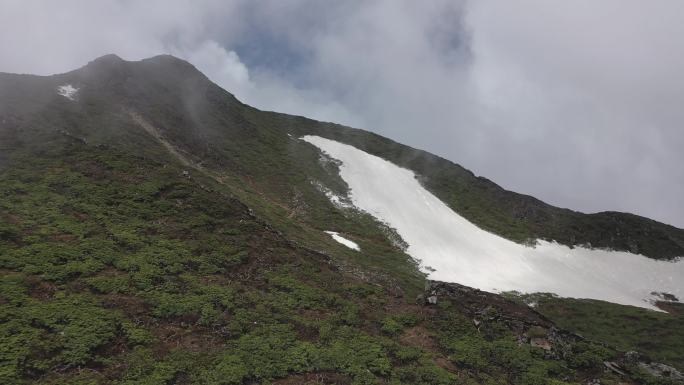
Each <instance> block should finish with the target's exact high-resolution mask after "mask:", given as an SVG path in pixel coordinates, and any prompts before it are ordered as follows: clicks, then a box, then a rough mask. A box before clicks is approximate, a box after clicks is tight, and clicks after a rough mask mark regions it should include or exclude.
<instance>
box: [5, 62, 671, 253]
mask: <svg viewBox="0 0 684 385" xmlns="http://www.w3.org/2000/svg"><path fill="white" fill-rule="evenodd" d="M0 83H1V87H0V89H2V90H4V91H2V90H0V92H1V93H2V94H0V97H1V98H2V101H3V104H2V106H0V108H1V109H2V110H0V111H3V110H4V111H6V112H7V113H6V114H3V116H6V115H9V117H11V118H12V117H13V119H12V120H9V121H7V122H5V123H4V125H5V126H6V129H7V125H8V124H9V125H10V128H11V126H17V125H21V122H17V121H16V119H19V118H20V117H23V118H25V119H26V118H27V117H29V116H30V119H33V120H32V121H31V122H30V125H31V126H32V127H35V126H36V125H37V124H41V125H46V126H48V127H49V128H50V129H59V128H60V127H65V126H67V125H69V122H70V121H71V122H73V121H75V120H77V119H78V120H81V119H82V120H83V121H82V122H79V123H80V124H79V125H78V126H84V124H83V123H86V124H87V128H86V129H83V130H77V129H76V128H75V127H70V129H72V130H76V131H74V132H71V133H72V134H73V135H75V136H78V137H81V138H84V139H86V140H88V141H89V142H90V143H114V142H121V143H122V144H125V145H127V146H131V147H132V146H137V147H138V148H139V150H141V151H142V150H144V147H145V144H146V142H145V141H146V140H149V138H146V137H144V136H142V135H141V133H140V132H139V131H140V130H137V129H136V127H135V124H134V122H132V119H131V118H130V116H127V115H128V114H127V113H126V110H127V109H128V110H129V112H130V111H132V112H134V113H136V114H138V115H139V116H142V117H143V118H144V119H146V120H147V121H148V122H149V123H150V124H151V125H152V126H154V127H158V128H159V129H160V131H161V132H162V134H163V136H164V137H165V138H166V139H167V140H168V141H169V142H170V143H172V144H174V145H175V146H176V147H177V148H178V149H180V150H181V151H182V152H184V153H187V154H192V156H194V157H195V158H196V159H195V160H197V161H198V162H200V161H201V162H202V164H204V165H206V166H207V167H211V168H213V169H215V170H218V171H224V170H226V169H230V170H231V171H233V172H234V173H236V174H239V175H241V176H244V177H246V178H249V179H250V180H251V181H253V183H255V184H257V185H258V186H259V187H261V188H262V189H263V190H264V192H265V193H267V194H269V195H270V196H271V197H272V198H274V199H277V200H279V201H280V203H282V204H284V205H287V206H292V200H293V199H294V198H295V195H296V194H297V193H295V192H294V191H293V186H296V187H298V188H299V189H300V190H301V191H302V192H303V191H305V190H309V189H310V186H304V185H305V184H306V181H304V180H302V179H306V176H305V175H304V174H301V175H296V174H297V173H298V172H299V171H302V170H303V171H306V172H307V173H310V172H313V170H312V167H311V165H310V164H311V162H312V160H313V159H316V158H317V157H318V155H317V154H316V153H315V152H314V151H312V150H311V149H309V148H307V146H304V145H302V144H300V143H298V142H297V141H293V140H290V138H289V137H288V136H287V134H291V135H292V136H293V137H300V136H303V135H306V134H312V135H318V136H322V137H326V138H329V139H333V140H336V141H339V142H342V143H346V144H350V145H353V146H354V147H356V148H358V149H360V150H363V151H365V152H367V153H370V154H373V155H377V156H380V157H382V158H384V159H387V160H389V161H391V162H392V163H394V164H397V165H399V166H401V167H405V168H407V169H410V170H412V171H414V172H415V173H416V174H417V175H418V176H419V177H420V181H421V183H422V184H423V185H424V186H425V187H426V188H427V189H428V190H429V191H430V192H432V193H433V194H434V195H435V196H437V197H438V198H439V199H440V200H442V201H443V202H445V203H446V204H447V205H449V207H451V208H452V209H453V210H454V211H456V212H457V213H459V214H460V215H462V216H463V217H464V218H466V219H467V220H469V221H470V222H472V223H474V224H476V225H477V226H478V227H480V228H483V229H485V230H487V231H490V232H493V233H495V234H497V235H500V236H503V237H505V238H508V239H511V240H513V241H516V242H525V241H528V240H530V239H545V240H549V241H556V242H559V243H561V244H565V245H568V246H575V245H591V246H593V247H598V248H611V249H615V250H621V251H629V252H632V253H638V254H642V255H646V256H648V257H651V258H656V259H672V258H675V257H679V256H683V255H684V230H681V229H677V228H675V227H672V226H669V225H665V224H661V223H658V222H655V221H652V220H649V219H646V218H642V217H638V216H635V215H631V214H624V213H614V212H605V213H597V214H582V213H578V212H574V211H571V210H567V209H559V208H555V207H552V206H550V205H547V204H544V203H543V202H541V201H539V200H536V199H534V198H532V197H529V196H524V195H520V194H516V193H513V192H509V191H506V190H504V189H502V188H500V187H498V186H497V185H495V184H494V183H492V182H490V181H488V180H487V179H485V178H482V177H476V176H474V175H473V174H472V173H471V172H469V171H468V170H465V169H463V168H462V167H460V166H458V165H456V164H453V163H451V162H449V161H447V160H445V159H441V158H439V157H436V156H434V155H431V154H429V153H426V152H423V151H419V150H415V149H412V148H410V147H407V146H403V145H400V144H398V143H395V142H393V141H391V140H389V139H386V138H383V137H381V136H378V135H375V134H372V133H369V132H366V131H362V130H355V129H350V128H346V127H343V126H339V125H335V124H329V123H321V122H316V121H313V120H309V119H306V118H302V117H294V116H288V115H284V114H277V113H268V112H262V111H258V110H256V109H253V108H251V107H249V106H246V105H244V104H242V103H240V102H239V101H238V100H236V99H235V98H234V97H233V96H232V95H230V94H229V93H227V92H226V91H224V90H222V89H220V88H219V87H217V86H216V85H214V84H213V83H211V82H210V81H209V80H208V79H207V78H206V77H204V75H202V74H201V73H199V72H198V71H197V70H196V69H194V67H192V66H191V65H190V64H188V63H186V62H183V61H180V60H178V59H175V58H173V57H170V56H160V57H155V58H152V59H147V60H143V61H141V62H125V61H122V60H121V59H119V58H117V57H115V56H106V57H103V58H100V59H98V60H95V61H94V62H92V63H90V64H89V65H88V66H86V67H84V68H82V69H80V70H77V71H74V72H71V73H68V74H64V75H58V76H54V77H48V78H41V77H32V76H19V75H3V76H1V77H0ZM61 85H72V86H73V87H75V88H77V89H79V91H77V92H76V94H75V95H76V96H75V97H76V98H79V100H80V102H74V101H72V100H69V99H67V98H65V97H63V96H59V95H58V94H57V93H56V89H57V87H59V86H61ZM15 101H16V102H15ZM10 111H11V113H10ZM64 111H69V112H70V113H73V115H71V116H69V117H67V116H65V115H64ZM36 112H40V114H36ZM12 115H14V116H12ZM38 116H40V118H42V119H43V120H42V121H40V122H37V121H35V120H36V119H38ZM65 118H66V119H69V120H67V121H64V119H65ZM5 119H7V117H6V118H5ZM46 128H47V127H46ZM64 129H66V128H64ZM263 154H268V156H263ZM309 175H311V174H309ZM313 177H314V178H318V177H320V175H315V174H313ZM328 179H330V178H328ZM325 182H327V183H326V184H325V185H326V186H327V187H328V188H330V189H332V191H335V192H337V193H343V192H344V184H343V183H342V182H341V181H339V179H336V181H332V180H326V181H325ZM328 184H330V185H328Z"/></svg>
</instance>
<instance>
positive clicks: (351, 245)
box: [326, 231, 361, 251]
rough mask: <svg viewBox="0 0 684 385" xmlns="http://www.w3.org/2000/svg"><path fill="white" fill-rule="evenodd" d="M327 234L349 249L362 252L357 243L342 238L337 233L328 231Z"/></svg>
mask: <svg viewBox="0 0 684 385" xmlns="http://www.w3.org/2000/svg"><path fill="white" fill-rule="evenodd" d="M326 233H328V234H330V236H331V237H332V239H334V240H336V241H337V242H339V243H341V244H343V245H345V246H347V247H348V248H350V249H352V250H356V251H361V248H360V247H359V245H358V244H357V243H356V242H354V241H350V240H349V239H347V238H345V237H343V236H341V235H340V234H339V233H337V232H335V231H326Z"/></svg>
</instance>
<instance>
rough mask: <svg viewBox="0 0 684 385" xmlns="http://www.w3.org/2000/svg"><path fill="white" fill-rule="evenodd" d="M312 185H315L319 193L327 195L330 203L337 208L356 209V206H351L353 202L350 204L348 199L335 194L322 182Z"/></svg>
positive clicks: (312, 182)
mask: <svg viewBox="0 0 684 385" xmlns="http://www.w3.org/2000/svg"><path fill="white" fill-rule="evenodd" d="M311 184H313V185H314V187H316V189H317V190H318V191H320V192H322V193H323V194H325V196H326V197H327V198H328V199H329V200H330V202H331V203H332V204H333V205H335V206H336V207H338V208H343V209H348V208H352V207H354V205H353V204H351V202H349V200H348V199H347V198H344V197H341V196H339V195H337V194H335V193H334V192H333V191H332V190H331V189H329V188H327V187H325V186H324V185H323V184H322V183H321V182H318V181H311Z"/></svg>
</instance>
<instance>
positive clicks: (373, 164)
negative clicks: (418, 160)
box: [303, 136, 684, 309]
mask: <svg viewBox="0 0 684 385" xmlns="http://www.w3.org/2000/svg"><path fill="white" fill-rule="evenodd" d="M303 140H305V141H307V142H309V143H312V144H313V145H315V146H317V147H318V148H320V149H321V150H322V151H324V152H325V153H326V154H327V155H329V156H330V157H332V158H333V159H336V160H338V161H341V162H342V164H341V165H340V174H341V176H342V178H343V179H344V180H345V181H346V182H347V184H348V185H349V187H350V196H351V200H352V202H353V203H354V205H356V206H357V207H359V208H361V209H363V210H364V211H366V212H369V213H371V214H372V215H374V216H376V217H378V218H379V219H380V220H382V221H383V222H385V223H387V224H388V225H390V226H392V227H394V228H396V229H397V232H398V233H399V235H400V236H401V237H402V238H403V239H404V240H405V241H406V242H407V243H408V245H409V246H408V250H407V251H408V253H409V254H410V255H412V256H413V257H414V258H417V259H418V260H420V261H421V265H422V267H423V269H424V270H427V272H428V273H429V278H431V279H436V280H443V281H451V282H458V283H461V284H464V285H467V286H472V287H475V288H479V289H484V290H490V291H513V290H518V291H522V292H526V293H535V292H550V293H556V294H558V295H561V296H564V297H575V298H594V299H602V300H605V301H610V302H615V303H621V304H624V305H632V306H641V307H647V308H651V309H657V308H656V307H655V306H654V305H652V304H651V302H647V301H648V300H651V301H652V302H654V301H655V300H656V299H657V298H658V297H657V296H654V295H653V294H652V293H661V292H665V293H670V294H671V295H674V296H675V297H677V298H681V297H682V294H684V261H679V262H668V261H658V260H653V259H649V258H646V257H643V256H640V255H636V254H630V253H626V252H615V251H606V250H596V249H587V248H583V247H577V248H574V249H571V248H569V247H567V246H563V245H559V244H557V243H549V242H546V241H541V242H539V243H538V244H537V245H534V246H525V245H520V244H516V243H514V242H512V241H509V240H507V239H504V238H501V237H499V236H496V235H494V234H492V233H489V232H486V231H484V230H482V229H479V228H478V227H476V226H475V225H474V224H472V223H470V222H468V221H467V220H465V219H464V218H463V217H461V216H459V215H458V214H456V213H455V212H454V211H452V210H451V209H450V208H449V207H447V206H446V205H445V204H444V203H442V202H441V201H440V200H439V199H437V198H436V197H435V196H434V195H432V194H431V193H430V192H428V191H426V190H425V189H424V188H423V187H422V186H421V185H420V184H419V183H418V181H417V180H416V177H415V174H413V173H412V172H411V171H409V170H406V169H402V168H400V167H398V166H395V165H394V164H392V163H390V162H388V161H386V160H384V159H382V158H379V157H376V156H373V155H370V154H367V153H365V152H363V151H361V150H358V149H356V148H354V147H352V146H349V145H345V144H341V143H339V142H335V141H332V140H329V139H324V138H321V137H318V136H306V137H304V138H303Z"/></svg>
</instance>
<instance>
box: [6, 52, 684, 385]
mask: <svg viewBox="0 0 684 385" xmlns="http://www.w3.org/2000/svg"><path fill="white" fill-rule="evenodd" d="M300 123H301V124H300ZM316 127H317V128H316ZM338 128H339V127H337V126H334V125H330V124H325V123H317V122H314V121H309V120H304V119H303V118H297V117H291V116H286V115H279V114H274V113H265V112H261V111H258V110H255V109H253V108H251V107H248V106H245V105H243V104H241V103H240V102H239V101H237V100H236V99H235V98H233V97H232V96H231V95H230V94H228V93H227V92H225V91H224V90H222V89H220V88H219V87H217V86H216V85H214V84H212V83H211V82H210V81H208V79H206V77H204V76H203V75H202V74H200V73H199V72H198V71H196V70H195V69H194V68H193V67H192V66H191V65H189V64H188V63H185V62H182V61H180V60H178V59H175V58H172V57H169V56H162V57H156V58H152V59H148V60H144V61H141V62H125V61H123V60H121V59H119V58H117V57H115V56H108V57H103V58H100V59H98V60H95V61H94V62H92V63H90V64H89V65H87V66H86V67H84V68H82V69H79V70H77V71H73V72H70V73H67V74H62V75H55V76H51V77H37V76H30V75H9V74H3V75H0V148H1V149H2V150H3V151H2V152H0V383H3V384H5V383H6V384H14V383H18V384H25V383H48V384H93V383H102V384H109V383H117V384H189V383H193V384H195V383H199V384H240V383H243V384H250V383H251V384H253V383H280V384H295V383H330V384H332V383H337V384H350V383H353V384H372V383H393V384H452V383H462V384H474V383H490V384H491V383H513V384H542V383H549V381H551V383H554V384H564V383H585V382H589V381H595V380H597V379H601V380H602V381H603V383H618V382H627V383H638V382H644V381H652V382H653V383H657V382H658V381H659V382H660V383H672V381H674V380H673V378H672V377H674V376H675V375H676V374H675V372H669V373H670V374H668V375H667V376H669V377H671V378H665V379H663V378H660V379H658V378H657V377H654V376H653V375H652V374H653V373H656V374H657V371H655V370H656V369H657V368H661V367H660V366H657V365H655V364H652V363H651V362H650V359H648V358H647V357H645V356H641V357H639V356H635V355H625V354H624V353H623V352H620V351H618V350H617V349H615V348H612V347H610V346H605V345H602V344H600V343H595V342H591V341H587V340H584V339H583V338H581V337H579V336H576V335H573V334H571V333H567V332H563V331H562V330H559V329H558V328H557V327H556V326H554V324H553V323H552V322H551V321H549V320H548V319H546V318H545V317H543V316H541V315H540V314H539V313H537V312H536V311H534V310H533V309H530V308H528V307H527V306H524V305H520V304H516V303H514V302H511V301H508V300H505V299H503V298H502V297H500V296H497V295H494V294H489V293H483V292H480V291H478V290H473V289H469V288H464V287H462V286H459V285H449V284H428V287H427V292H425V290H424V287H425V279H424V275H423V274H421V273H420V272H419V271H418V270H417V269H416V266H415V264H414V263H413V261H412V260H411V259H410V258H409V256H408V255H407V254H406V253H404V251H403V247H404V246H405V245H403V244H402V241H401V239H400V238H398V237H397V234H396V232H394V231H393V230H392V229H390V228H388V227H387V226H383V224H382V223H379V222H378V221H377V220H376V219H375V218H374V217H373V216H372V215H369V214H367V213H364V212H361V211H358V210H354V209H353V208H349V203H350V202H349V200H348V199H346V198H345V196H346V194H347V193H348V189H349V186H347V184H346V183H345V181H344V180H343V179H342V178H340V176H339V172H340V165H339V163H338V162H336V161H334V160H332V159H330V158H327V157H325V156H323V157H322V156H321V154H320V152H319V151H318V150H317V149H316V148H315V147H314V146H312V145H310V144H308V143H306V142H304V141H301V140H299V139H297V138H298V135H300V134H302V133H303V132H307V131H310V130H314V129H317V130H318V131H320V132H319V133H320V135H328V134H329V133H331V132H337V131H338ZM339 131H340V132H342V133H346V134H345V135H351V134H350V133H353V134H354V135H356V136H355V137H356V138H359V136H358V135H362V136H363V135H365V136H367V137H368V138H374V136H373V135H371V134H368V133H363V132H361V131H355V130H351V129H346V128H339ZM359 133H360V134H359ZM381 142H382V143H384V144H385V145H387V146H395V144H392V142H390V141H388V140H385V139H382V140H381ZM396 146H398V145H396ZM401 148H404V149H405V151H413V150H410V149H408V148H405V147H401ZM445 167H447V168H448V167H455V166H445ZM426 185H427V184H426ZM331 198H333V199H331ZM343 206H346V207H347V208H346V209H344V210H340V207H343ZM641 221H642V220H641V219H639V220H638V221H637V223H642V222H641ZM658 226H662V225H658ZM656 227H657V226H656ZM658 228H660V227H658ZM663 228H664V227H663ZM326 231H328V232H335V233H337V234H338V235H339V236H340V237H342V238H343V239H347V240H349V241H353V242H355V244H357V245H358V249H359V250H355V249H351V248H349V247H347V246H345V245H343V244H340V243H338V242H337V241H336V240H335V239H333V237H331V235H330V234H329V233H326ZM672 231H673V232H674V234H678V233H677V232H678V231H679V230H676V229H675V230H672ZM670 246H671V245H670ZM668 247H669V246H668ZM672 250H674V248H673V249H672ZM673 253H674V252H673ZM673 255H674V254H673ZM418 295H420V297H419V298H420V300H419V301H418V302H416V300H415V298H416V296H418ZM606 368H609V369H607V370H606ZM654 368H656V369H654ZM649 373H651V374H649ZM662 375H665V374H662V373H661V377H662Z"/></svg>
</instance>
